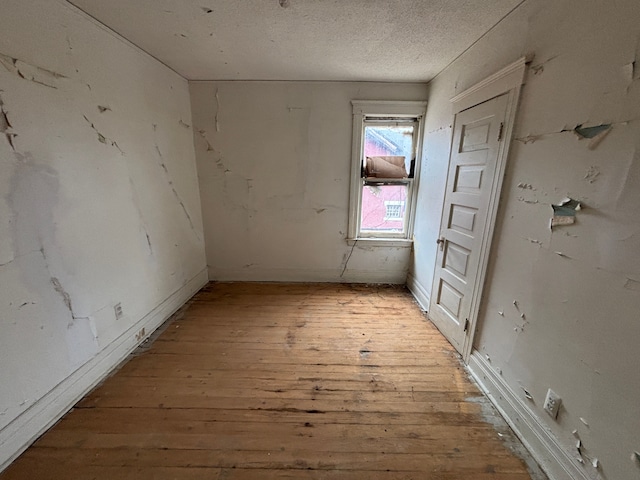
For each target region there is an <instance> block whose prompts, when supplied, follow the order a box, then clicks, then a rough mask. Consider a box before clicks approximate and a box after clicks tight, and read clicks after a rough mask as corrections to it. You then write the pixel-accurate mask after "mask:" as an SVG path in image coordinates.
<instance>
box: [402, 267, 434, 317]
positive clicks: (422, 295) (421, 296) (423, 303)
mask: <svg viewBox="0 0 640 480" xmlns="http://www.w3.org/2000/svg"><path fill="white" fill-rule="evenodd" d="M407 288H408V289H409V291H410V292H411V293H412V294H413V296H414V298H415V299H416V301H417V302H418V305H420V308H422V310H424V311H425V312H428V311H429V302H430V301H431V297H430V296H429V293H427V290H426V289H425V288H424V285H422V284H421V283H420V282H419V281H418V279H417V278H416V277H414V276H413V274H412V273H409V275H407Z"/></svg>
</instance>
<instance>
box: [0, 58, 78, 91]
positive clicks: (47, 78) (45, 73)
mask: <svg viewBox="0 0 640 480" xmlns="http://www.w3.org/2000/svg"><path fill="white" fill-rule="evenodd" d="M0 65H2V66H3V67H4V68H5V69H6V70H7V71H8V72H9V73H12V74H14V75H15V76H17V77H19V78H21V79H23V80H27V81H29V82H33V83H37V84H38V85H42V86H44V87H49V88H53V89H57V88H58V87H57V85H56V81H57V80H59V79H61V78H67V77H66V76H65V75H62V74H61V73H58V72H54V71H53V70H49V69H46V68H42V67H38V66H36V65H31V64H29V63H26V62H24V61H22V60H19V59H17V58H14V57H11V56H9V55H5V54H3V53H0Z"/></svg>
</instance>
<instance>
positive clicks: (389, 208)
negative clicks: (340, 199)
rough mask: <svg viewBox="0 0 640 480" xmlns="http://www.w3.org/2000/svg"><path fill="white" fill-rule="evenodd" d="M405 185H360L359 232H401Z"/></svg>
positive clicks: (405, 196)
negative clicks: (360, 210) (360, 212)
mask: <svg viewBox="0 0 640 480" xmlns="http://www.w3.org/2000/svg"><path fill="white" fill-rule="evenodd" d="M407 189H408V188H407V185H365V186H363V187H362V217H361V221H360V231H361V232H367V231H368V232H385V233H403V232H404V215H405V205H406V201H407Z"/></svg>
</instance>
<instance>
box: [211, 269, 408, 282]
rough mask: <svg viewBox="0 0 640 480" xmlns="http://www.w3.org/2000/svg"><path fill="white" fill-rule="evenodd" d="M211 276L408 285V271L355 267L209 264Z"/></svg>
mask: <svg viewBox="0 0 640 480" xmlns="http://www.w3.org/2000/svg"><path fill="white" fill-rule="evenodd" d="M209 279H210V280H212V281H219V282H323V283H326V282H335V283H391V284H396V285H404V284H405V283H406V281H407V271H406V270H404V269H402V270H353V269H348V270H347V271H346V272H344V275H342V276H341V272H340V271H338V270H335V269H326V270H324V269H315V270H314V269H293V268H292V269H288V268H242V269H232V268H228V269H220V268H215V267H209Z"/></svg>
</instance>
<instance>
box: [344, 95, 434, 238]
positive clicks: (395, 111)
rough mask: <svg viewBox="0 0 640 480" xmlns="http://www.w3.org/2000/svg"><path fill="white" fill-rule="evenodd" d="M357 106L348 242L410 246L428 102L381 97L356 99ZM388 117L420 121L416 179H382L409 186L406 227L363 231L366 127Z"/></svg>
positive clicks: (416, 146)
mask: <svg viewBox="0 0 640 480" xmlns="http://www.w3.org/2000/svg"><path fill="white" fill-rule="evenodd" d="M351 104H352V106H353V133H352V146H351V189H350V201H349V235H348V237H347V242H348V243H349V244H350V245H353V244H354V243H355V242H358V243H366V244H368V245H372V246H376V245H379V246H408V245H411V243H412V241H413V240H412V238H413V222H414V218H415V204H416V197H417V190H418V188H417V186H418V181H419V178H420V165H421V163H422V139H423V137H424V116H425V112H426V108H427V102H422V101H379V100H352V101H351ZM374 119H376V120H381V119H383V121H386V120H388V121H389V122H393V120H394V119H395V120H397V121H398V122H402V121H410V120H411V119H414V121H415V122H416V123H417V127H416V132H415V142H416V143H415V162H414V167H413V178H405V179H394V180H393V182H390V183H387V182H381V183H387V184H405V185H407V188H408V191H407V198H406V204H405V226H404V229H403V230H404V231H403V232H397V233H391V232H370V231H368V232H361V231H360V218H361V210H362V190H363V188H364V187H365V179H364V178H362V165H363V161H364V128H365V126H366V125H367V121H368V120H369V121H370V122H371V121H373V120H374Z"/></svg>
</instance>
